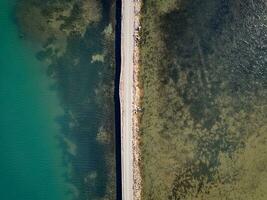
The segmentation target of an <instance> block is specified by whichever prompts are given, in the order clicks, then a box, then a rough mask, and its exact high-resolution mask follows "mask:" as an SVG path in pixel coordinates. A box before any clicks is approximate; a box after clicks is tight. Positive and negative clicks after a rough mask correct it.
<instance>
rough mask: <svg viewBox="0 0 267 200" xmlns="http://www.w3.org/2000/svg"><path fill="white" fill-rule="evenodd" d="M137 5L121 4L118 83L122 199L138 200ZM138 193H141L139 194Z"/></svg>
mask: <svg viewBox="0 0 267 200" xmlns="http://www.w3.org/2000/svg"><path fill="white" fill-rule="evenodd" d="M137 4H139V2H138V1H134V0H122V35H121V38H122V41H121V48H122V61H121V62H122V66H121V82H120V98H121V116H122V117H121V119H122V138H121V139H122V140H121V141H122V199H123V200H137V199H139V198H136V197H137V196H140V195H137V194H138V191H137V190H138V188H139V187H140V186H139V184H136V183H137V182H138V181H137V180H140V179H139V176H138V173H139V164H138V160H139V158H138V155H139V151H138V140H137V137H136V134H137V131H136V130H137V129H136V128H137V127H136V125H137V123H136V119H135V118H136V116H135V113H136V108H137V105H136V100H137V99H136V94H137V89H136V86H137V83H136V81H137V79H136V72H137V71H136V67H137V65H136V64H137V62H136V59H137V57H136V55H137V54H136V50H137V48H136V47H137V46H136V38H137V36H136V32H135V31H136V28H138V27H139V20H137V19H138V18H137V17H136V15H137V13H138V12H139V11H138V12H137V10H136V8H137V7H136V5H137ZM139 193H140V192H139Z"/></svg>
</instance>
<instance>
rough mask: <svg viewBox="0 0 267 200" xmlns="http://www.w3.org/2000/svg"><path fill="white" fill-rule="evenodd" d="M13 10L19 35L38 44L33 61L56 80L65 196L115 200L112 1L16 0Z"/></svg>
mask: <svg viewBox="0 0 267 200" xmlns="http://www.w3.org/2000/svg"><path fill="white" fill-rule="evenodd" d="M15 12H16V13H15V14H16V22H17V24H18V26H19V28H20V31H21V34H20V36H21V37H23V38H25V39H26V40H28V41H31V42H32V43H34V44H39V45H40V46H41V48H40V49H39V50H38V53H37V58H38V59H39V60H41V61H42V62H44V63H46V64H47V75H48V76H51V77H52V78H53V79H55V82H56V84H55V85H54V88H52V89H55V90H56V91H57V92H58V94H59V97H60V99H61V105H62V107H63V109H64V116H62V117H60V118H59V119H57V120H58V122H59V123H60V124H61V132H62V135H61V137H60V138H59V140H60V142H61V145H62V147H63V149H64V158H63V159H64V165H67V166H69V172H68V173H67V174H65V177H66V181H67V182H69V183H71V184H72V187H71V188H70V192H71V193H73V194H75V196H76V199H79V200H84V199H109V200H111V199H115V198H116V197H115V196H116V195H115V194H116V187H115V181H116V180H115V179H116V178H115V150H114V142H115V141H114V98H113V94H114V93H113V91H114V66H115V58H114V21H115V1H113V0H112V1H109V0H83V1H75V0H56V1H55V0H46V1H43V0H18V1H17V5H16V9H15ZM48 134H49V133H48Z"/></svg>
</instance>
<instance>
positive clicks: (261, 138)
mask: <svg viewBox="0 0 267 200" xmlns="http://www.w3.org/2000/svg"><path fill="white" fill-rule="evenodd" d="M172 5H173V6H171V7H168V6H166V5H165V2H163V1H145V2H143V7H142V20H141V27H142V29H141V32H140V36H141V37H140V38H141V39H140V42H139V47H140V54H141V55H140V66H141V67H140V70H141V71H140V83H141V85H142V88H143V92H144V96H143V97H142V109H143V110H144V111H143V112H142V116H141V127H140V134H141V173H142V198H143V199H153V200H161V199H169V200H175V199H179V200H189V199H190V200H207V199H213V200H215V199H218V200H224V199H225V200H226V199H231V200H235V199H255V200H256V199H265V198H266V192H265V191H264V189H263V188H264V187H265V186H266V178H267V176H266V170H264V166H265V165H266V164H267V160H266V159H265V158H264V154H265V151H266V150H267V148H266V147H264V143H265V140H266V136H267V135H266V134H267V127H266V122H267V116H266V111H267V108H266V103H267V98H266V97H267V87H266V85H267V84H266V80H267V77H266V76H267V73H266V72H267V71H266V64H267V60H266V59H265V58H266V50H265V48H266V46H265V44H264V41H266V33H267V28H266V27H267V26H266V25H267V20H266V15H267V12H266V4H265V3H264V2H263V1H257V2H253V3H252V2H247V1H246V3H243V2H240V1H235V2H232V1H222V0H216V1H213V0H210V1H172ZM258 180H259V181H258Z"/></svg>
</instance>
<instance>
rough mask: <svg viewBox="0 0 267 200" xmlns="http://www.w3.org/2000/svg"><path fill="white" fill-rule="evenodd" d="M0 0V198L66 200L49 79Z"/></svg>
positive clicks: (7, 0) (4, 0)
mask: <svg viewBox="0 0 267 200" xmlns="http://www.w3.org/2000/svg"><path fill="white" fill-rule="evenodd" d="M12 8H13V1H10V0H1V1H0V25H1V27H2V28H1V31H0V43H1V47H0V110H1V115H0V142H1V145H0V177H1V179H0V199H3V200H18V199H20V200H60V199H64V200H68V199H71V198H70V197H69V196H68V194H67V192H68V186H67V184H66V182H65V180H64V173H65V171H66V168H65V167H63V164H62V152H61V148H60V146H59V142H58V139H57V136H58V134H59V126H58V124H57V123H56V121H55V118H56V117H57V116H59V115H61V114H62V110H61V108H60V105H59V101H58V98H57V95H56V92H55V91H52V90H51V89H50V86H51V84H52V81H51V80H50V79H48V78H47V76H46V75H45V73H44V71H45V67H44V66H41V63H40V62H38V61H37V60H36V58H35V53H34V50H33V49H32V47H31V46H30V45H29V44H27V43H25V41H23V40H22V39H21V38H20V37H19V34H18V32H17V27H16V25H15V24H14V23H13V20H12V16H11V13H12Z"/></svg>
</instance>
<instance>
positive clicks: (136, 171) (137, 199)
mask: <svg viewBox="0 0 267 200" xmlns="http://www.w3.org/2000/svg"><path fill="white" fill-rule="evenodd" d="M141 4H142V3H141V0H136V1H135V2H134V14H135V16H134V55H133V61H134V64H133V76H134V77H133V87H134V102H133V105H134V110H133V113H132V114H133V176H134V185H133V192H134V196H133V199H134V200H141V191H142V188H141V187H142V186H141V183H142V178H141V171H140V160H141V151H140V135H139V126H140V121H139V111H140V110H141V108H140V98H141V95H140V92H141V89H140V88H139V86H140V85H139V70H140V66H139V47H138V43H139V39H140V38H139V31H140V28H141V26H140V11H141Z"/></svg>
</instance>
